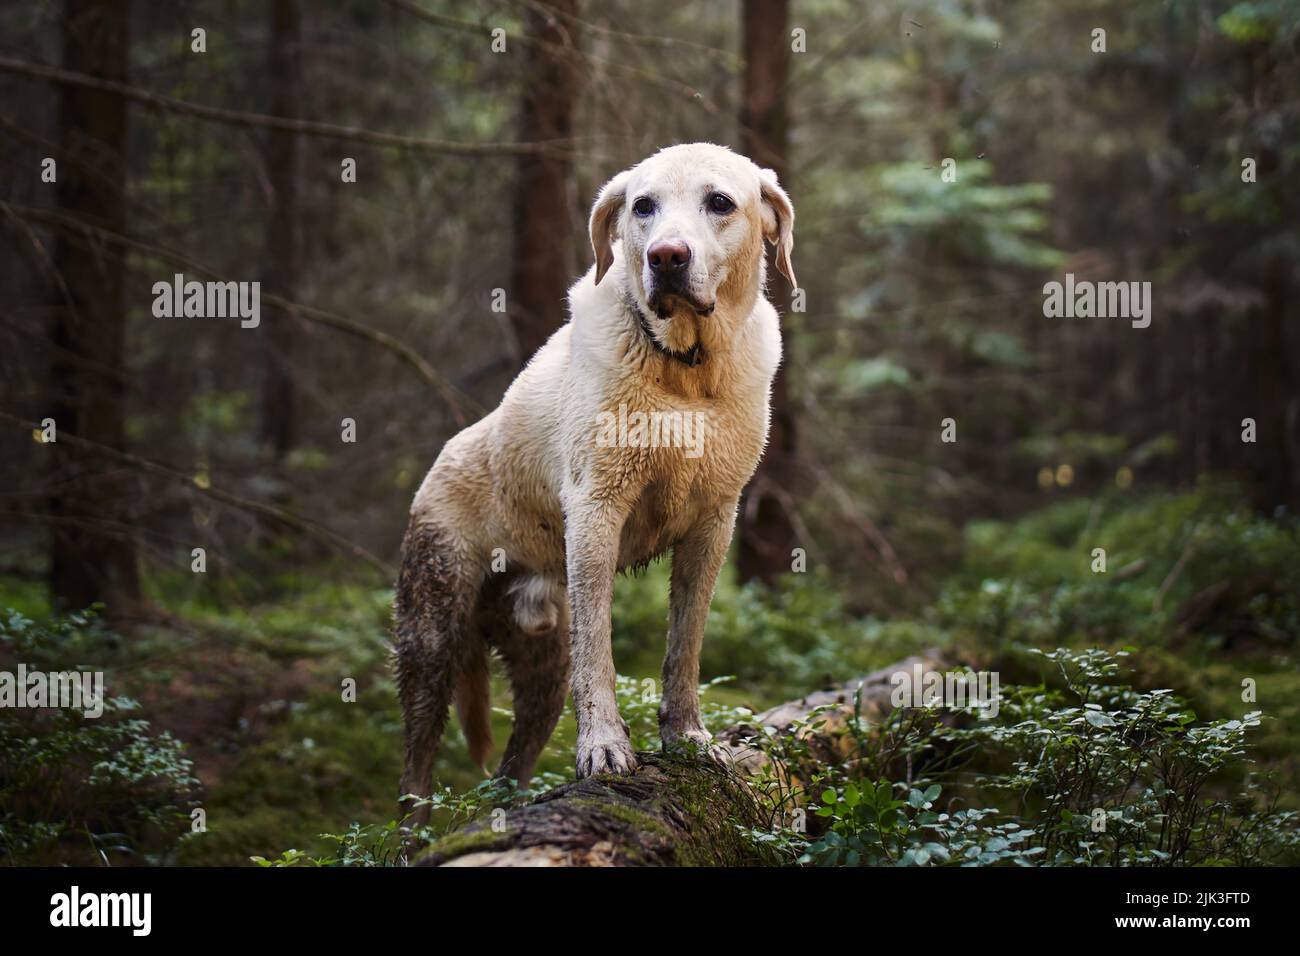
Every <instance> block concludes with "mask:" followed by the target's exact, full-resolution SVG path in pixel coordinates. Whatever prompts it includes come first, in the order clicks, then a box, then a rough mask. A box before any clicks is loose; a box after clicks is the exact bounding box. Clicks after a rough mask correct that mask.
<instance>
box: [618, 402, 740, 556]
mask: <svg viewBox="0 0 1300 956" xmlns="http://www.w3.org/2000/svg"><path fill="white" fill-rule="evenodd" d="M765 435H766V414H765V410H764V409H763V408H761V407H760V408H757V409H755V410H754V412H753V413H752V414H749V415H745V416H743V417H741V418H738V419H734V418H733V419H732V420H730V421H728V422H727V423H726V427H725V428H723V427H718V428H716V429H714V430H712V431H710V430H709V429H708V428H704V429H703V430H702V435H701V436H697V437H698V439H699V440H698V441H697V442H696V443H694V444H691V445H689V446H687V447H672V448H659V449H656V450H654V451H653V452H651V454H650V455H649V456H648V457H649V459H650V460H651V462H652V464H651V466H650V469H649V474H648V475H647V480H646V482H645V484H644V486H643V487H642V489H641V492H640V494H639V495H638V496H637V499H636V501H635V502H634V504H633V506H632V508H631V511H630V512H629V514H628V518H627V521H626V523H625V524H624V526H623V533H622V539H621V542H620V547H619V564H620V566H622V567H630V566H635V565H639V564H644V563H646V562H647V561H651V560H653V559H655V558H657V557H659V556H661V555H663V554H664V553H665V552H667V551H668V550H669V549H670V548H672V546H673V545H674V544H676V543H677V542H678V541H680V540H681V539H682V537H684V536H685V535H686V533H687V532H688V531H689V530H690V529H691V528H692V527H694V526H695V525H697V524H699V523H700V522H701V521H704V520H708V519H710V518H711V517H712V516H713V515H714V514H716V513H717V512H718V510H719V509H725V508H731V507H734V505H735V501H736V498H737V497H738V496H739V495H740V491H741V489H742V488H743V487H744V485H745V482H746V481H748V480H749V477H750V475H752V474H753V472H754V468H755V467H756V466H757V464H758V460H759V457H760V456H761V454H762V450H763V442H764V439H765Z"/></svg>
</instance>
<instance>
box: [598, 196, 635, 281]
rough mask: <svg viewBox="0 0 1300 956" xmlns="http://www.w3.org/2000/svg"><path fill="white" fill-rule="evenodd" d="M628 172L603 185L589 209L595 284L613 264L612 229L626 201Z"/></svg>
mask: <svg viewBox="0 0 1300 956" xmlns="http://www.w3.org/2000/svg"><path fill="white" fill-rule="evenodd" d="M628 174H629V171H628V170H624V171H623V172H621V173H619V174H618V175H617V176H615V177H614V178H613V179H611V180H610V181H609V182H607V183H605V185H604V187H603V188H602V189H601V190H600V195H599V196H597V197H596V204H595V205H594V206H592V207H591V225H590V230H591V248H592V251H593V252H595V253H596V284H597V285H600V280H601V279H603V278H605V273H606V272H608V271H609V267H610V266H611V265H613V263H614V227H615V225H616V223H617V221H618V216H619V213H621V212H622V211H623V204H624V203H625V202H626V201H627V180H628Z"/></svg>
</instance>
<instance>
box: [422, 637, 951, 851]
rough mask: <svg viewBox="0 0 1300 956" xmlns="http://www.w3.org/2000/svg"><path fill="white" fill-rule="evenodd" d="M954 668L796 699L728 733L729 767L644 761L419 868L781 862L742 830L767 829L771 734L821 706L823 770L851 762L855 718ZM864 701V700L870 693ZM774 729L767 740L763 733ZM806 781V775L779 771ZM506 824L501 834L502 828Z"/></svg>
mask: <svg viewBox="0 0 1300 956" xmlns="http://www.w3.org/2000/svg"><path fill="white" fill-rule="evenodd" d="M917 665H920V667H921V668H922V669H923V670H942V669H943V666H944V665H943V664H942V663H941V662H940V661H939V660H938V658H937V657H934V656H927V657H910V658H908V659H906V660H903V661H899V662H898V663H897V664H893V665H891V666H889V667H886V668H883V669H881V670H879V671H876V672H875V673H872V674H868V675H867V676H865V677H861V678H858V679H856V680H851V681H847V682H845V683H843V684H839V685H836V686H834V687H831V688H829V689H826V690H820V691H817V692H815V693H811V694H808V695H807V696H805V697H801V698H799V699H798V700H793V701H788V702H787V703H784V704H781V705H780V706H777V707H774V708H772V709H771V710H768V711H766V712H764V713H762V714H759V715H757V716H756V717H755V718H754V719H753V720H752V721H750V722H747V723H746V724H742V725H737V726H735V727H730V728H728V729H727V730H725V731H723V732H722V733H721V734H719V735H717V739H716V744H717V746H718V748H719V749H720V750H721V751H723V752H724V753H725V754H726V755H727V756H729V757H730V759H729V760H726V761H724V762H723V763H719V762H716V761H714V760H710V759H708V758H706V757H704V756H702V755H701V756H687V755H682V754H667V753H641V754H638V757H639V759H640V761H641V765H640V767H639V768H638V769H637V771H636V772H635V773H633V774H630V775H627V776H617V775H614V774H599V775H597V776H594V777H589V778H588V779H586V780H580V781H578V782H577V783H571V784H567V785H565V786H563V787H558V788H556V789H555V790H552V791H550V792H548V793H546V794H543V795H542V796H540V797H538V798H537V799H536V800H534V801H533V802H532V803H529V804H527V805H526V806H523V807H518V808H514V809H511V810H508V811H506V812H505V814H504V815H503V816H502V815H498V816H497V819H496V820H495V821H493V820H482V821H478V822H475V823H473V824H471V825H470V826H468V827H466V828H464V829H463V830H460V831H457V832H456V833H452V834H450V835H449V836H446V837H444V838H442V839H441V840H438V841H436V842H435V843H433V844H432V845H431V846H429V847H428V848H427V849H426V850H424V851H423V852H422V853H421V854H420V855H419V857H418V859H417V862H416V865H419V866H746V865H761V864H763V863H765V862H769V861H767V860H765V859H763V858H762V856H761V852H760V851H759V850H758V849H757V847H756V846H755V845H754V844H753V843H752V842H751V841H750V840H748V839H746V838H745V837H744V836H743V834H742V833H741V832H740V829H739V828H742V827H751V828H757V827H763V826H766V825H767V814H765V813H764V811H763V808H762V802H761V800H760V796H759V794H758V793H757V792H756V791H755V790H754V789H753V788H752V787H751V786H750V785H749V784H748V783H747V782H746V781H747V778H748V777H751V776H753V774H754V773H755V772H756V771H758V769H759V768H760V767H763V766H767V765H769V764H770V758H769V757H768V756H767V755H766V754H765V753H762V752H759V751H756V750H754V749H752V748H750V747H748V746H746V745H745V740H746V739H752V738H754V737H756V736H757V735H758V734H759V733H767V734H789V733H791V732H792V728H795V727H796V725H797V724H799V723H800V722H802V721H804V720H805V719H806V718H807V717H808V715H809V714H811V713H812V712H813V711H814V710H816V709H817V708H819V707H824V708H826V709H825V710H824V711H823V712H822V714H821V715H820V716H819V719H818V720H817V721H816V723H817V729H816V730H812V729H810V728H807V727H804V728H802V729H799V730H798V731H797V732H798V733H799V734H800V735H801V736H803V737H804V738H805V740H806V742H807V743H808V748H807V749H808V752H809V754H810V755H811V757H812V758H813V759H814V760H820V761H832V760H836V759H842V758H844V757H846V756H848V751H849V748H851V747H852V743H851V742H850V741H849V740H848V738H847V737H846V735H845V734H843V733H842V731H843V730H844V728H845V727H847V726H848V725H849V723H850V722H851V721H852V720H853V719H854V697H855V695H857V696H858V698H859V703H858V707H859V711H858V718H859V719H860V720H861V721H862V722H863V723H865V724H876V723H879V722H880V721H881V720H882V719H883V718H884V717H885V716H886V715H887V714H888V713H889V711H890V710H891V708H892V702H891V699H890V698H891V696H892V691H893V686H892V684H891V681H890V678H891V676H892V675H893V674H895V673H897V672H899V671H903V670H906V671H911V670H912V669H913V668H914V667H915V666H917ZM859 687H861V693H860V695H858V688H859ZM760 727H761V728H763V730H762V731H760V730H759V728H760ZM773 769H775V770H776V771H777V772H778V773H781V774H784V775H786V776H796V775H797V773H798V771H797V770H796V769H795V768H785V767H781V768H773ZM494 823H495V826H494Z"/></svg>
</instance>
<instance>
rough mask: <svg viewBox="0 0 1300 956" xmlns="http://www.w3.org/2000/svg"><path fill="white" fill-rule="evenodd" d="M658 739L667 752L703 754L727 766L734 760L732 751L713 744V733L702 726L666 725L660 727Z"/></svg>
mask: <svg viewBox="0 0 1300 956" xmlns="http://www.w3.org/2000/svg"><path fill="white" fill-rule="evenodd" d="M659 739H660V740H662V741H663V744H664V751H665V752H668V753H684V754H690V755H693V756H705V757H708V758H709V759H711V760H713V761H715V762H717V763H720V764H723V765H724V766H729V765H731V764H732V763H734V762H735V757H734V756H733V755H732V752H731V751H730V750H728V749H727V748H726V747H723V746H721V745H720V744H715V743H714V742H713V734H711V733H709V732H708V731H707V730H705V729H704V728H703V727H691V728H688V729H686V730H670V729H668V728H667V727H660V728H659Z"/></svg>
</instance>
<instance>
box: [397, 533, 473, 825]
mask: <svg viewBox="0 0 1300 956" xmlns="http://www.w3.org/2000/svg"><path fill="white" fill-rule="evenodd" d="M480 577H481V572H480V571H479V570H478V569H476V568H474V567H473V566H472V565H471V563H470V562H469V561H468V560H467V559H466V557H465V555H464V554H463V553H458V552H457V550H456V549H455V547H454V545H453V543H452V539H451V538H450V536H449V535H447V534H446V533H445V532H443V531H442V530H441V529H439V528H437V527H435V526H433V525H431V524H425V523H420V522H418V521H412V523H411V526H410V527H409V528H408V529H407V532H406V538H405V540H404V541H403V542H402V570H401V574H400V576H399V577H398V581H397V601H396V608H395V611H396V629H395V635H394V670H395V676H396V681H397V696H398V700H399V701H400V703H401V705H402V717H403V719H404V721H405V723H406V764H405V769H404V770H403V772H402V782H401V786H400V790H399V793H398V797H399V799H402V800H403V808H402V809H403V811H405V812H409V815H410V817H409V819H408V820H407V824H408V825H410V826H419V825H421V824H423V823H426V822H427V821H428V818H429V808H428V807H412V806H411V804H410V802H407V801H406V800H405V799H404V798H405V797H406V795H407V794H415V795H416V796H417V797H427V796H429V794H430V792H431V787H432V785H433V762H434V758H435V757H436V756H437V753H438V743H439V741H440V740H441V738H442V732H443V729H444V727H445V726H446V723H447V712H448V709H449V707H450V704H451V702H452V697H453V695H454V694H455V693H456V691H457V685H458V683H461V684H463V683H465V679H464V676H463V675H465V676H472V673H471V672H472V671H473V667H472V664H473V662H474V655H473V648H472V647H471V646H470V645H469V644H468V638H469V634H468V629H469V628H468V622H469V617H470V614H471V612H472V610H473V605H474V600H475V597H476V594H477V590H478V585H479V583H480Z"/></svg>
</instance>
